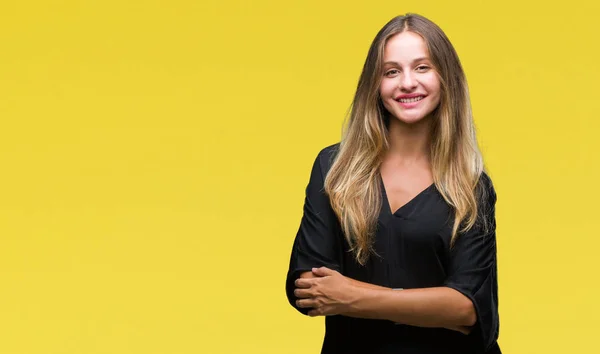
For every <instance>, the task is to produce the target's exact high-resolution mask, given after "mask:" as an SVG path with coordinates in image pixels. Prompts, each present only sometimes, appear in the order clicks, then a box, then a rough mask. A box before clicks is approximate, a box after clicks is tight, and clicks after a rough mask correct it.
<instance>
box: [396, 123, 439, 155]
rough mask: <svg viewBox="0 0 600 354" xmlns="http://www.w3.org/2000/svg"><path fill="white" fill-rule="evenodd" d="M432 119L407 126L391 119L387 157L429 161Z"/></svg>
mask: <svg viewBox="0 0 600 354" xmlns="http://www.w3.org/2000/svg"><path fill="white" fill-rule="evenodd" d="M431 121H432V119H431V117H429V116H428V117H425V118H423V119H421V120H420V121H418V122H416V123H413V124H406V123H403V122H401V121H400V120H398V119H397V118H395V117H390V124H389V135H388V136H389V142H390V148H389V150H388V151H387V155H388V156H387V157H388V158H392V159H394V160H396V159H400V160H403V161H407V162H409V161H415V162H416V161H423V160H426V161H428V160H429V155H430V152H429V148H430V140H431V138H430V133H431Z"/></svg>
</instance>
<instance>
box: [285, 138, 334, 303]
mask: <svg viewBox="0 0 600 354" xmlns="http://www.w3.org/2000/svg"><path fill="white" fill-rule="evenodd" d="M329 158H330V154H329V153H328V150H326V149H323V150H322V151H321V152H320V153H319V155H318V156H317V158H316V160H315V162H314V165H313V167H312V172H311V174H310V180H309V182H308V186H307V187H306V197H305V199H304V212H303V215H302V219H301V221H300V227H299V229H298V232H297V234H296V238H295V240H294V244H293V246H292V254H291V257H290V265H289V269H288V273H287V279H286V286H285V288H286V289H285V290H286V294H287V298H288V301H289V302H290V304H291V305H292V306H293V307H294V308H296V309H297V310H298V311H300V312H301V313H303V314H307V313H308V311H309V310H310V309H306V308H298V307H297V306H296V300H297V298H296V296H294V289H295V285H294V282H295V281H296V279H298V277H300V274H301V273H303V272H306V271H310V270H311V269H312V268H313V267H321V266H325V267H328V268H330V269H334V270H336V271H341V270H340V253H341V252H342V249H341V247H342V244H341V238H340V231H339V230H340V226H339V222H338V219H337V216H336V215H335V213H334V211H333V209H332V208H331V204H330V203H329V198H328V197H327V195H326V194H325V191H324V188H323V181H324V174H323V171H324V170H325V168H326V167H327V166H328V161H329Z"/></svg>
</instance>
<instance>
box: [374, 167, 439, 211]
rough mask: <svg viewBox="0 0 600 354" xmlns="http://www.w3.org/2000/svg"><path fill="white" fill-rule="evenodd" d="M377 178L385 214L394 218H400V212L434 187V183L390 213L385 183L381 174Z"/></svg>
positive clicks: (390, 208)
mask: <svg viewBox="0 0 600 354" xmlns="http://www.w3.org/2000/svg"><path fill="white" fill-rule="evenodd" d="M378 177H379V183H380V185H381V196H382V203H383V209H384V210H385V211H386V214H391V215H394V216H401V215H402V212H403V211H404V210H406V209H407V208H408V207H410V206H411V205H412V204H415V203H416V202H417V201H418V200H419V199H420V198H421V197H422V196H423V195H425V194H426V193H427V192H428V191H429V190H431V189H432V188H434V187H435V183H432V184H430V185H429V186H427V188H425V189H423V190H422V191H420V192H419V193H417V195H415V196H414V197H412V198H411V199H410V200H409V201H407V202H406V203H404V204H403V205H401V206H400V207H399V208H398V209H396V210H395V211H393V212H392V207H391V205H390V201H389V199H388V195H387V191H386V189H385V183H383V177H382V176H381V173H379V174H378Z"/></svg>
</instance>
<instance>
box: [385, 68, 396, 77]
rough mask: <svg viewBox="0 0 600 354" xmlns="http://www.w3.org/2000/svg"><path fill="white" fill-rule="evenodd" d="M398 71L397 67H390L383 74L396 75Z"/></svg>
mask: <svg viewBox="0 0 600 354" xmlns="http://www.w3.org/2000/svg"><path fill="white" fill-rule="evenodd" d="M398 73H399V71H398V70H397V69H392V70H388V71H386V72H385V76H393V75H396V74H398Z"/></svg>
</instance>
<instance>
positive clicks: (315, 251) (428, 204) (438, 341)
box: [286, 143, 500, 354]
mask: <svg viewBox="0 0 600 354" xmlns="http://www.w3.org/2000/svg"><path fill="white" fill-rule="evenodd" d="M338 148H339V143H338V144H335V145H331V146H328V147H326V148H324V149H323V150H321V152H320V153H319V155H318V156H317V158H316V160H315V163H314V165H313V168H312V172H311V175H310V180H309V183H308V186H307V188H306V198H305V201H304V213H303V216H302V220H301V222H300V227H299V230H298V233H297V235H296V238H295V240H294V244H293V247H292V253H291V258H290V265H289V270H288V273H287V280H286V293H287V297H288V300H289V302H290V304H291V305H292V306H294V307H295V308H296V309H297V310H298V311H300V312H301V313H303V314H307V312H308V311H309V309H304V308H298V307H297V306H296V303H295V302H296V300H297V298H296V297H295V296H294V289H295V286H294V281H295V280H296V279H297V278H298V277H299V276H300V274H301V273H303V272H306V271H310V270H311V269H312V268H313V267H320V266H326V267H328V268H331V269H334V270H337V271H339V272H340V273H341V274H343V275H345V276H347V277H350V278H353V279H356V280H359V281H363V282H366V283H371V284H376V285H380V286H385V287H389V288H403V289H410V288H427V287H436V286H447V287H450V288H453V289H456V290H458V291H459V292H461V293H462V294H464V295H465V296H467V297H468V298H469V299H471V300H472V301H473V304H474V305H475V309H476V312H477V324H476V325H475V328H474V329H473V331H472V332H471V333H470V334H469V335H464V334H462V333H459V332H456V331H452V330H448V329H444V328H424V327H416V326H409V325H404V324H396V323H394V322H392V321H387V320H372V319H360V318H352V317H346V316H341V315H338V316H326V317H325V339H324V342H323V347H322V352H321V353H325V354H334V353H340V354H341V353H343V354H352V353H369V354H378V353H404V354H410V353H414V354H417V353H419V354H423V353H431V354H434V353H435V354H442V353H444V354H445V353H460V354H469V353H472V354H479V353H500V348H499V347H498V344H497V342H496V340H497V338H498V332H499V319H498V285H497V284H498V283H497V275H496V274H497V266H496V264H497V263H496V235H495V203H496V194H495V191H494V188H493V185H492V182H491V180H490V178H489V177H488V175H487V174H485V173H484V174H482V177H481V178H480V183H479V186H478V188H483V189H484V190H483V192H484V194H483V195H485V196H487V197H486V198H485V199H484V200H485V201H487V203H483V204H482V205H481V207H480V210H481V211H482V214H481V215H485V218H486V220H487V221H488V225H489V226H488V227H487V228H485V227H484V225H483V223H481V222H478V223H476V225H475V226H474V227H473V228H472V229H471V230H469V231H468V232H466V233H464V234H461V235H459V236H458V238H457V240H456V242H455V244H454V246H453V247H452V249H451V248H450V236H451V227H452V223H453V221H454V219H453V211H452V209H451V207H450V206H449V205H448V204H447V203H446V201H445V200H444V199H443V198H442V196H441V194H440V193H439V191H438V190H437V188H436V187H435V185H433V184H432V185H431V186H429V187H428V188H427V189H425V190H424V191H422V192H421V193H419V194H418V195H417V196H415V197H414V198H413V199H412V200H410V201H409V202H408V203H407V204H405V205H403V206H402V207H401V208H399V209H398V210H396V211H394V212H392V211H391V210H390V208H389V203H388V201H387V196H386V194H385V188H384V187H383V180H382V179H381V177H380V182H381V190H382V199H383V202H382V206H381V211H380V214H379V219H378V224H377V233H376V236H375V240H374V249H375V252H376V254H377V255H372V256H371V257H370V259H369V260H368V262H367V264H366V265H365V266H361V265H360V264H359V263H358V262H356V260H355V258H354V255H353V254H352V253H351V252H350V251H349V245H348V243H347V242H346V240H345V238H344V236H343V232H342V230H341V227H340V223H339V220H338V218H337V217H336V215H335V213H334V212H333V209H332V208H331V205H330V203H329V198H328V197H327V195H326V194H325V192H324V189H323V181H324V178H325V176H326V175H327V172H328V171H329V168H330V167H331V163H332V162H333V159H334V158H335V155H336V153H337V151H338ZM481 220H483V219H482V218H480V220H479V221H481ZM484 230H487V232H484Z"/></svg>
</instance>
